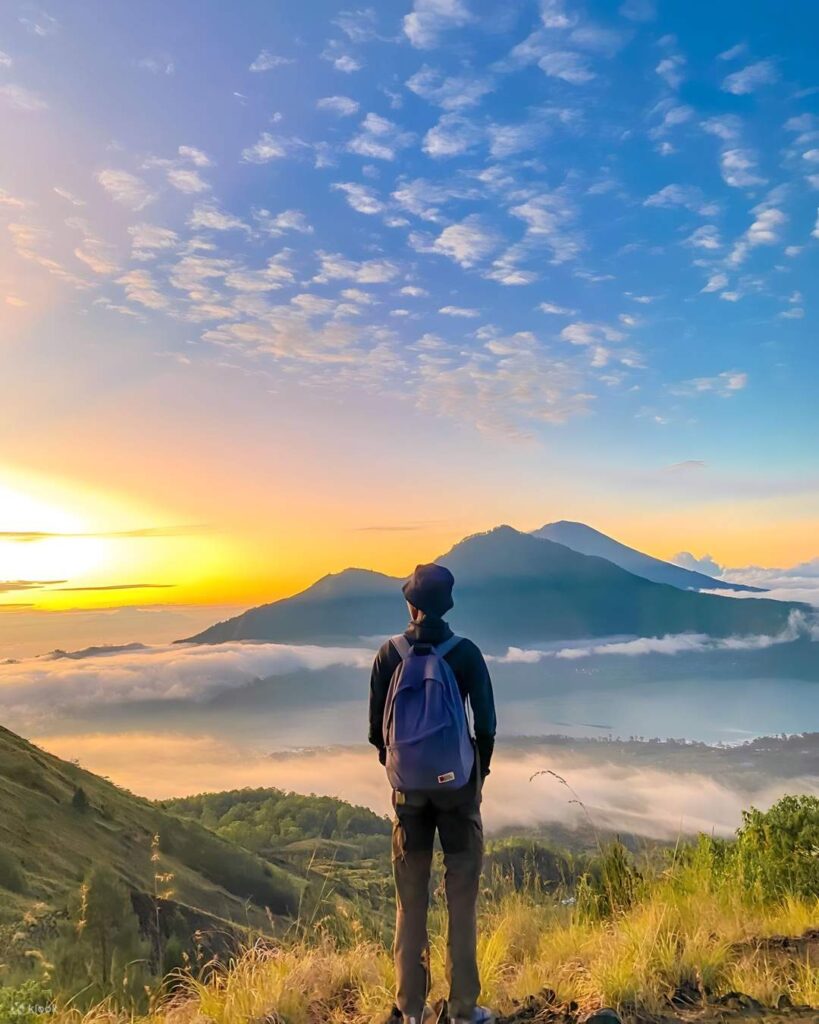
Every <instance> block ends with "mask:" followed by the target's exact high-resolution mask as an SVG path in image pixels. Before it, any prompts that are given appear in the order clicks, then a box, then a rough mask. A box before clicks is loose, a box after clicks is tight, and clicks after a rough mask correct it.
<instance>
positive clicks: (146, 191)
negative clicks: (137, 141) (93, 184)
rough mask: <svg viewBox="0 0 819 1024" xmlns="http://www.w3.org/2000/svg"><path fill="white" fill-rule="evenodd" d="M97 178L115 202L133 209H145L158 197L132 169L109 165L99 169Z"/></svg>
mask: <svg viewBox="0 0 819 1024" xmlns="http://www.w3.org/2000/svg"><path fill="white" fill-rule="evenodd" d="M96 178H97V181H98V182H99V183H100V185H102V187H103V188H104V189H105V191H106V192H107V193H108V195H109V196H110V197H111V198H112V199H113V200H114V202H117V203H121V204H122V205H123V206H127V207H129V208H130V209H132V210H143V209H144V208H145V207H146V206H148V205H149V204H150V203H152V202H154V200H155V199H156V194H155V193H154V192H153V191H152V190H151V189H150V188H149V187H148V185H147V184H146V183H145V182H144V181H143V180H142V178H139V177H137V175H135V174H131V172H130V171H123V170H118V169H116V168H113V167H109V168H105V169H104V170H102V171H98V172H97V175H96Z"/></svg>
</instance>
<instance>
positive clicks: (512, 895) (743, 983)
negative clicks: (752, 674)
mask: <svg viewBox="0 0 819 1024" xmlns="http://www.w3.org/2000/svg"><path fill="white" fill-rule="evenodd" d="M80 791H81V792H82V793H83V796H82V797H77V793H78V792H80ZM0 812H1V813H0V838H1V839H2V845H0V849H2V851H3V855H2V858H0V907H2V908H3V914H4V919H3V921H0V1022H2V1024H7V1022H8V1024H43V1022H44V1021H46V1020H49V1021H53V1022H54V1024H103V1022H104V1024H126V1022H129V1024H133V1022H139V1024H250V1022H254V1024H257V1022H262V1021H277V1022H287V1024H319V1022H322V1024H323V1022H324V1021H334V1022H338V1024H341V1022H346V1024H367V1022H369V1021H373V1020H376V1019H378V1018H381V1017H382V1016H383V1015H384V1014H385V1012H386V1011H387V1010H388V1009H389V1006H390V1005H391V998H392V997H391V992H392V982H393V977H392V964H391V955H390V943H391V916H392V915H391V883H390V871H389V852H388V851H389V834H388V833H389V823H388V822H387V820H386V819H384V818H381V817H379V816H378V815H375V814H373V813H372V812H371V811H369V810H367V809H366V808H360V807H352V806H350V805H348V804H345V803H343V802H342V801H339V800H333V799H329V798H324V797H306V796H300V795H298V794H294V793H283V792H281V791H279V790H273V789H259V790H236V791H232V792H229V793H216V794H204V795H201V796H197V797H191V798H188V799H185V800H174V801H167V802H166V803H165V804H163V805H157V804H153V803H151V802H149V801H147V800H142V799H140V798H138V797H135V796H133V795H131V794H129V793H126V792H124V791H122V790H120V789H118V788H117V787H115V786H113V785H112V784H111V783H108V782H106V781H105V780H102V779H99V778H96V777H95V776H93V775H91V774H90V773H88V772H84V771H82V770H81V769H80V768H78V767H77V766H75V765H68V764H65V763H64V762H61V761H59V760H58V759H56V758H53V757H50V756H49V755H47V754H44V753H43V752H42V751H39V750H37V749H36V748H35V747H33V746H31V745H30V744H28V743H26V742H25V741H23V740H20V739H19V738H17V737H14V736H12V734H10V733H6V732H2V731H0ZM590 827H591V828H592V831H594V829H593V824H592V823H591V821H590ZM240 844H241V845H240ZM818 851H819V800H817V799H816V798H815V797H808V796H789V797H785V798H783V799H782V800H780V801H779V803H777V804H776V805H775V806H774V807H772V808H771V809H770V810H768V811H764V812H763V811H759V810H756V809H751V810H749V811H748V812H747V813H746V814H745V815H744V819H743V824H742V827H741V828H740V829H739V831H738V833H737V836H736V838H735V839H734V840H731V841H726V840H720V839H715V838H713V837H710V836H700V837H699V838H698V839H697V840H696V841H693V842H689V843H682V842H681V843H680V844H678V845H677V846H676V847H675V848H673V849H671V848H663V847H660V846H657V845H654V846H651V847H646V848H645V849H644V850H642V851H641V852H639V853H635V852H631V851H629V850H628V849H626V847H625V846H623V845H622V844H621V843H620V842H619V841H613V842H609V841H607V840H604V839H599V840H597V843H596V848H595V849H593V850H591V851H589V850H587V849H583V850H580V851H579V852H569V851H566V850H562V849H558V848H556V847H554V846H551V845H550V844H548V843H546V842H543V841H540V840H536V839H532V838H525V837H514V836H508V837H506V838H503V839H498V840H495V841H492V842H490V843H489V844H488V847H487V856H486V868H485V874H484V882H483V886H482V892H481V899H480V917H481V926H480V946H479V957H480V964H481V970H482V978H483V984H484V998H485V1000H486V1001H488V1002H489V1003H490V1004H492V1005H493V1006H495V1007H497V1008H498V1009H499V1010H501V1011H504V1012H510V1011H514V1008H515V1006H516V1005H518V1004H517V1003H516V1001H520V1000H522V999H524V998H525V997H527V996H528V995H530V994H532V993H539V992H541V991H542V990H544V989H545V988H548V989H550V990H552V992H553V997H552V998H553V999H554V1000H555V1001H556V1002H557V1003H560V1004H568V1003H571V1002H574V1003H576V1004H577V1005H578V1007H579V1008H580V1009H581V1010H584V1011H585V1010H588V1009H590V1008H592V1007H595V1006H599V1005H601V1004H609V1005H614V1006H616V1007H618V1009H619V1010H620V1011H621V1012H622V1013H623V1014H624V1015H625V1016H626V1018H628V1017H629V1016H631V1017H634V1016H635V1015H636V1014H637V1011H638V1010H639V1012H640V1013H642V1014H643V1015H646V1014H660V1013H664V1012H666V1011H668V1010H669V1007H670V1005H671V1001H672V1000H674V999H677V1000H679V999H682V998H686V999H694V1000H695V1001H708V1000H713V999H715V998H717V997H719V996H720V995H723V994H726V993H729V992H732V991H740V992H744V993H747V994H748V995H749V996H751V997H753V998H755V999H758V1000H759V1001H760V1002H761V1003H763V1004H765V1005H766V1006H774V1005H776V1004H777V1003H780V1002H781V1001H783V1000H788V1001H790V1002H791V1003H793V1004H794V1005H796V1004H810V1005H813V1006H819V966H817V963H819V957H817V946H819V943H817V942H816V940H815V938H814V939H811V938H810V930H811V929H815V928H816V926H817V923H819V875H818V874H817V872H818V871H819V857H817V852H818ZM440 871H441V865H440V863H439V862H436V878H435V879H434V884H433V896H432V905H431V921H430V925H431V928H430V934H431V959H432V967H433V974H434V978H435V984H436V988H435V990H434V992H433V996H439V995H441V994H442V993H443V989H442V980H443V977H444V958H445V930H446V929H445V925H446V914H445V906H444V903H443V893H442V887H441V885H440ZM243 897H244V901H243ZM273 899H276V900H278V901H279V902H278V903H277V904H276V905H277V906H278V908H279V911H278V913H279V915H280V916H279V917H278V918H276V917H274V916H268V915H267V914H265V913H264V912H263V909H262V908H263V907H264V906H268V907H270V902H267V901H268V900H270V901H272V900H273ZM220 907H221V908H227V910H228V911H229V913H226V914H224V915H223V919H222V918H220V917H219V916H218V908H220ZM239 907H241V909H242V911H243V912H244V914H245V916H244V918H242V917H240V915H239V913H238V910H239ZM271 910H272V908H271ZM242 922H243V926H241V924H242ZM783 936H790V937H791V938H790V939H786V938H783ZM800 936H804V938H801V939H800V938H799V937H800ZM811 943H813V945H811ZM542 998H545V997H542ZM703 1019H704V1020H705V1019H708V1018H703Z"/></svg>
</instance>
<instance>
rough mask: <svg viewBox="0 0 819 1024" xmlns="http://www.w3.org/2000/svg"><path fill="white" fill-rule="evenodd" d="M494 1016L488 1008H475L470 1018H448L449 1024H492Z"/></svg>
mask: <svg viewBox="0 0 819 1024" xmlns="http://www.w3.org/2000/svg"><path fill="white" fill-rule="evenodd" d="M494 1021H495V1014H494V1013H493V1012H492V1011H491V1010H490V1009H489V1007H488V1006H476V1007H475V1009H474V1010H473V1011H472V1016H471V1017H450V1018H449V1022H450V1024H494Z"/></svg>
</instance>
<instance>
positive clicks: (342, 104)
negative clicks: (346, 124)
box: [316, 96, 360, 117]
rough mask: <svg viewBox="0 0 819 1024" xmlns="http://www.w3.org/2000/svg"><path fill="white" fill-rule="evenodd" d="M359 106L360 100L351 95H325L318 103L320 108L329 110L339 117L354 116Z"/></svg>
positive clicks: (317, 105)
mask: <svg viewBox="0 0 819 1024" xmlns="http://www.w3.org/2000/svg"><path fill="white" fill-rule="evenodd" d="M359 106H360V104H359V102H358V100H354V99H351V98H350V97H349V96H324V97H323V98H322V99H320V100H318V102H317V103H316V107H317V108H318V109H319V110H327V111H329V112H330V113H331V114H337V115H338V116H339V117H352V116H353V114H357V113H358V110H359Z"/></svg>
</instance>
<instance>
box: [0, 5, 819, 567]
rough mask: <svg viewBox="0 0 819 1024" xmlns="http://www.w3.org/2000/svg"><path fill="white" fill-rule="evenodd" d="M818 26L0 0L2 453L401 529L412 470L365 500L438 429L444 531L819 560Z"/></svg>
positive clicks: (674, 14) (659, 14) (802, 13)
mask: <svg viewBox="0 0 819 1024" xmlns="http://www.w3.org/2000/svg"><path fill="white" fill-rule="evenodd" d="M817 29H819V9H817V8H816V5H815V4H812V3H807V2H804V3H803V2H793V3H790V4H788V5H787V7H786V8H783V7H781V6H773V5H768V4H747V3H735V2H721V3H718V4H714V3H704V2H694V3H689V4H685V5H669V4H659V3H654V2H652V0H625V2H621V3H617V2H607V3H603V2H589V3H584V4H581V3H574V2H569V0H566V2H565V3H561V2H559V0H543V2H541V3H537V2H523V0H520V2H504V3H486V2H478V0H414V2H401V3H398V2H395V3H389V4H380V5H373V6H370V7H367V6H361V7H357V6H348V5H346V4H339V3H325V2H318V0H314V2H311V3H309V4H292V3H284V2H264V3H261V2H243V3H241V4H225V3H217V2H196V3H193V2H178V3H174V4H172V5H169V4H167V3H160V2H141V3H140V4H137V5H134V4H111V3H102V2H91V3H85V4H71V3H66V2H49V3H47V4H46V5H45V6H40V5H30V4H26V3H18V2H11V0H10V2H8V3H6V4H4V5H3V10H2V12H0V124H1V125H2V131H3V154H2V160H0V229H1V230H2V244H0V330H2V332H3V334H4V336H5V338H6V343H5V345H3V346H2V347H0V374H2V378H0V395H1V396H2V399H3V403H2V404H3V405H4V407H5V413H3V412H2V411H0V426H2V428H3V431H4V437H7V438H8V443H7V444H6V452H5V456H4V457H5V459H6V460H7V465H8V466H11V467H13V468H16V469H17V470H19V469H20V468H21V467H26V468H27V469H28V470H30V471H32V472H39V473H42V474H45V475H46V476H48V475H60V474H63V475H64V476H65V477H66V478H68V479H70V480H76V481H77V483H78V485H79V484H82V485H86V484H89V483H93V484H94V485H95V486H97V485H100V486H102V485H103V484H106V485H110V486H111V487H112V488H113V489H114V490H116V491H117V492H118V493H125V492H127V493H128V494H129V495H130V496H131V497H132V498H133V500H134V501H136V500H137V499H139V500H143V499H144V501H145V502H146V503H147V505H148V506H150V507H152V508H163V509H165V512H166V518H169V517H170V518H177V519H178V518H179V517H180V516H182V515H185V516H188V517H190V516H192V517H194V518H196V516H197V512H198V510H199V507H198V506H197V500H199V499H200V498H201V501H200V505H201V506H202V508H203V514H204V515H205V516H206V517H207V520H208V522H211V521H214V520H215V519H219V515H220V512H219V509H220V508H221V510H222V512H223V513H224V515H223V518H224V520H225V522H226V523H228V522H229V523H230V528H239V527H240V526H241V527H242V528H247V522H248V521H249V520H248V519H247V517H246V516H245V513H244V511H243V510H246V509H247V508H248V507H250V506H252V505H253V504H254V503H256V507H261V508H262V509H263V511H264V512H265V514H267V515H269V516H270V517H271V521H275V522H276V523H280V524H281V529H280V531H279V536H283V535H287V526H286V524H287V523H288V522H292V520H293V519H294V518H295V519H298V520H299V521H303V520H304V517H305V516H307V518H308V519H311V517H312V518H315V519H318V518H319V516H318V513H317V512H316V509H315V508H314V507H313V504H311V500H312V502H315V501H318V502H319V503H320V504H322V505H323V507H324V508H325V510H326V507H327V503H328V502H332V503H334V507H335V509H336V510H337V511H338V514H339V516H340V519H341V520H342V521H343V522H344V523H347V524H349V523H352V522H353V521H354V520H355V518H356V517H357V518H358V521H359V522H360V523H361V524H362V525H369V523H370V519H371V517H372V516H373V515H374V516H376V523H377V524H381V523H382V522H383V524H384V525H385V526H386V527H389V526H390V524H393V523H397V524H402V523H405V522H406V520H407V518H408V513H407V508H406V502H407V493H406V490H405V489H403V488H401V487H399V488H398V489H397V491H396V493H395V496H394V500H393V501H392V502H390V500H388V499H387V498H385V497H384V496H383V495H380V496H379V499H378V501H376V503H375V505H374V506H369V507H368V506H367V501H366V497H365V495H366V492H367V490H368V488H369V487H371V486H372V481H373V479H374V478H376V479H379V480H381V481H383V480H384V479H385V478H387V477H388V474H390V473H391V472H392V471H393V468H394V467H395V466H396V464H399V465H401V466H402V467H404V468H405V470H406V471H407V472H408V473H410V474H412V473H422V472H426V471H427V470H429V463H430V458H429V453H430V452H434V453H435V458H434V462H435V468H434V470H431V471H430V473H431V476H432V478H433V483H432V486H433V487H434V488H437V489H438V491H439V493H440V494H441V495H442V497H441V499H440V500H441V503H442V505H443V506H445V512H444V513H442V516H443V517H444V518H445V519H446V521H447V522H449V523H450V524H451V530H450V532H451V533H452V534H453V537H454V535H456V534H458V532H459V531H461V532H463V531H464V529H465V527H475V528H477V527H479V526H480V527H483V526H490V525H492V524H493V523H492V517H495V519H498V518H500V519H507V520H512V521H515V522H518V521H524V520H525V522H523V525H530V526H535V525H538V522H539V521H545V520H546V519H548V518H561V517H562V516H563V515H566V516H572V517H576V518H581V517H582V518H586V519H588V518H590V516H592V514H593V513H594V512H595V511H600V510H603V512H601V514H600V515H598V516H597V519H596V522H595V525H598V526H601V527H603V528H605V527H606V526H607V525H608V524H607V521H606V518H605V510H606V509H608V510H609V519H610V521H611V522H613V523H617V524H622V523H623V522H625V521H626V520H627V519H628V518H629V516H631V517H632V519H634V518H635V517H637V518H639V517H642V526H645V520H646V518H648V517H649V516H650V515H654V516H655V520H656V522H660V521H662V522H663V523H665V526H657V528H656V529H655V530H654V532H653V533H651V537H652V538H653V540H652V543H654V546H655V549H663V553H670V551H671V550H678V549H679V548H680V547H693V546H695V545H696V544H697V543H699V542H700V541H701V540H702V537H703V536H704V534H705V533H706V532H707V531H708V530H710V531H711V532H712V534H713V536H714V537H715V538H716V539H715V541H714V544H715V545H716V546H717V548H719V545H720V544H722V553H723V556H724V557H723V559H722V560H723V561H725V560H733V561H734V562H737V561H738V560H739V559H741V558H742V557H743V556H742V554H741V553H740V552H739V551H738V550H737V548H736V546H734V547H732V546H731V545H732V540H731V538H732V536H733V535H735V534H736V532H737V529H738V527H737V524H738V523H739V524H741V530H744V533H743V537H744V540H743V543H746V542H748V543H750V538H751V536H752V534H753V531H754V530H756V529H757V527H758V528H759V529H760V530H761V531H762V532H761V534H760V536H761V537H762V538H763V540H762V541H761V545H762V547H763V548H766V550H768V551H770V552H771V558H776V557H778V556H779V553H780V551H782V550H783V549H782V547H780V548H777V547H776V545H775V544H774V543H773V537H774V534H775V533H776V532H777V531H780V532H781V530H780V527H781V524H782V523H784V522H786V521H789V522H791V524H792V526H791V528H790V529H791V537H792V540H793V544H794V545H797V544H798V545H801V546H800V547H799V550H798V551H797V550H796V548H795V547H794V548H793V550H792V554H793V560H796V558H797V557H802V558H807V557H809V556H810V555H812V554H814V553H815V552H814V551H812V550H808V549H809V546H810V544H809V538H810V537H811V536H813V535H815V527H816V525H817V522H819V472H817V466H816V454H815V437H816V430H817V414H816V405H815V394H816V387H817V377H818V376H819V373H817V368H818V367H819V359H818V358H817V351H816V334H815V327H814V322H815V308H814V307H815V299H814V289H813V287H812V285H813V282H814V281H815V278H816V269H817V246H818V245H819V226H818V225H817V204H819V75H817V73H816V62H815V47H814V45H813V43H814V41H815V38H816V33H817ZM21 423H25V424H26V429H25V430H22V431H21V430H20V429H19V427H20V424H21ZM182 463H185V464H186V466H185V470H184V472H183V471H180V469H179V466H180V465H181V464H182ZM453 466H454V467H458V469H457V472H455V471H451V467H453ZM448 467H450V469H449V470H448ZM256 474H261V475H263V476H264V477H265V478H266V479H267V480H268V483H269V484H270V487H271V488H273V486H274V484H273V482H275V488H274V489H275V494H274V493H273V491H271V490H265V491H264V492H262V491H260V490H259V484H258V480H257V479H255V477H256ZM214 477H216V478H218V480H226V481H227V483H228V484H229V489H230V492H231V494H232V495H233V496H234V499H235V500H234V503H233V505H231V502H230V500H229V499H228V498H227V496H226V493H225V490H224V489H223V488H222V487H221V485H220V486H218V487H216V488H214V486H213V481H214ZM558 480H559V483H556V482H555V481H558ZM214 490H216V491H218V492H219V494H220V497H221V499H222V504H221V505H219V502H216V501H215V499H214V496H213V492H214ZM283 491H284V492H286V495H285V496H283V494H282V492H283ZM490 491H492V492H493V496H492V497H491V498H487V494H488V493H489V492H490ZM206 495H207V500H206V499H205V497H204V496H206ZM311 496H312V499H311ZM163 502H164V504H163ZM681 507H682V508H685V509H686V510H687V514H688V516H689V519H693V520H696V522H697V525H696V528H695V527H694V526H692V528H691V531H690V534H689V535H688V536H685V537H682V536H679V534H680V531H681V528H682V525H681V524H684V523H685V522H686V519H685V517H682V518H681V517H680V516H679V515H678V514H677V512H678V510H679V509H680V508H681ZM465 508H468V509H469V512H465V511H464V509H465ZM504 509H508V512H507V513H506V514H504ZM538 509H543V514H542V515H540V514H538V512H537V510H538ZM709 509H710V510H712V513H713V514H712V518H711V520H710V521H708V516H709V514H710V513H709ZM288 516H289V517H290V518H288ZM378 517H383V518H378ZM447 517H448V518H447ZM703 517H705V518H703ZM409 518H410V519H411V520H412V521H413V522H414V521H415V520H416V519H422V520H424V521H426V520H427V519H429V520H430V521H432V520H433V519H434V516H430V515H427V514H424V515H417V514H415V512H412V513H410V514H409ZM601 518H602V520H603V521H601ZM529 519H531V520H532V521H531V522H528V520H529ZM311 521H312V519H311ZM435 521H436V522H437V521H438V520H435ZM345 528H347V527H345ZM349 528H350V529H352V527H349ZM277 529H278V527H277ZM447 529H450V528H449V527H448V528H447ZM635 530H636V527H635ZM282 531H284V533H282ZM672 531H674V537H673V539H672V537H671V533H672ZM766 531H767V532H766ZM444 532H446V531H444ZM740 532H741V531H740ZM440 536H443V534H440V535H439V534H438V533H436V534H435V538H434V540H433V539H430V540H429V543H430V545H437V544H438V541H439V539H440ZM663 537H665V538H667V540H662V539H661V538H663ZM325 539H326V540H327V543H329V542H330V541H329V539H328V538H325ZM628 539H631V540H636V539H637V538H636V536H634V537H631V538H628ZM686 541H688V542H690V543H686ZM644 546H651V545H650V544H646V545H644ZM747 546H748V544H747V543H746V547H747ZM296 547H297V548H298V545H296ZM390 550H392V549H390ZM743 550H744V549H743ZM790 550H791V549H789V551H790ZM385 552H386V549H385ZM385 552H382V553H381V555H379V556H378V557H381V556H382V555H383V559H382V560H383V561H384V567H385V568H390V569H395V567H396V566H395V565H394V564H392V563H390V564H389V565H387V561H389V560H388V558H387V554H386V553H385ZM433 553H434V551H433V550H430V551H429V552H428V554H430V555H432V554H433ZM718 553H719V552H718ZM390 557H392V556H390ZM747 557H748V559H749V560H750V552H749V553H748V556H747ZM764 557H765V553H764V552H763V553H762V554H761V555H760V558H764ZM781 557H785V555H784V554H782V556H781ZM339 559H340V561H341V562H345V561H346V559H345V558H344V557H343V556H342V555H341V554H339ZM375 560H376V561H377V560H378V558H376V559H375Z"/></svg>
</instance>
